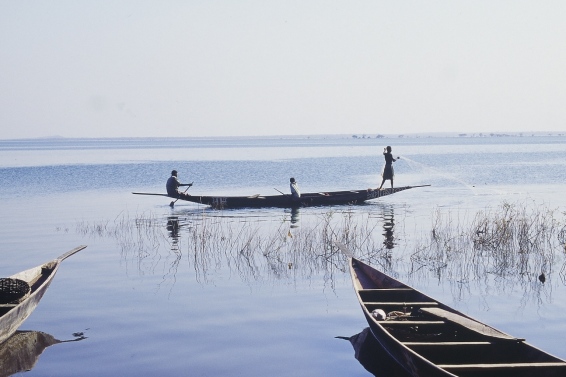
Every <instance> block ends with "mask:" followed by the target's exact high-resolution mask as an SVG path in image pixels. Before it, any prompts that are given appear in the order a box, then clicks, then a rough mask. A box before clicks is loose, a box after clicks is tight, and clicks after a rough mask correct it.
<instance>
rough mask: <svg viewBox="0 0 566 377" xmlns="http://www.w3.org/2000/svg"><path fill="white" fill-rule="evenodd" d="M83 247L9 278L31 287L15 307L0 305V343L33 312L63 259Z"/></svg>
mask: <svg viewBox="0 0 566 377" xmlns="http://www.w3.org/2000/svg"><path fill="white" fill-rule="evenodd" d="M85 247H86V246H79V247H77V248H75V249H73V250H71V251H69V252H67V253H65V254H63V255H61V256H60V257H58V258H56V259H54V260H52V261H50V262H47V263H45V264H43V265H41V266H37V267H34V268H30V269H29V270H25V271H22V272H20V273H17V274H15V275H12V276H10V278H14V279H20V280H23V281H25V282H27V283H28V284H29V285H30V287H31V293H30V295H29V296H28V297H27V298H26V299H24V300H23V301H22V302H20V303H19V304H17V305H15V306H9V305H0V343H2V342H4V341H5V340H6V339H8V338H9V337H10V336H11V335H12V334H14V333H15V332H16V330H17V329H18V328H19V327H20V325H21V324H22V323H23V322H24V321H25V320H26V319H27V318H28V317H29V316H30V315H31V313H32V312H33V311H34V310H35V308H36V307H37V305H38V304H39V301H40V300H41V298H42V297H43V295H44V294H45V292H46V291H47V288H49V285H50V284H51V281H52V280H53V278H54V277H55V274H56V273H57V270H58V269H59V265H60V263H61V262H62V261H63V260H64V259H65V258H67V257H69V256H71V255H73V254H74V253H76V252H78V251H80V250H82V249H84V248H85Z"/></svg>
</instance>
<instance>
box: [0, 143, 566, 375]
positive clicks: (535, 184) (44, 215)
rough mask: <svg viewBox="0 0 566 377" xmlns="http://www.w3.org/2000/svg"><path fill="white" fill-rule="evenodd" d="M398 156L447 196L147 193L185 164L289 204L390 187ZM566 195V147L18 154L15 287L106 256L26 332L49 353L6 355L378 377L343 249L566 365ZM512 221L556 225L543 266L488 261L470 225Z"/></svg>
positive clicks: (51, 362)
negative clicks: (229, 206)
mask: <svg viewBox="0 0 566 377" xmlns="http://www.w3.org/2000/svg"><path fill="white" fill-rule="evenodd" d="M386 145H391V146H392V148H393V155H394V156H395V157H397V156H400V160H398V161H397V162H395V163H394V167H395V174H396V175H395V181H394V183H395V186H407V185H411V186H412V185H430V186H427V187H420V188H414V189H411V190H406V191H403V192H399V193H396V194H394V195H390V196H386V197H383V198H380V199H377V200H372V201H370V202H368V203H367V204H365V205H358V206H334V207H315V208H301V209H300V210H299V211H291V210H289V209H279V208H266V209H235V210H216V209H211V208H208V207H206V206H199V205H196V204H192V203H187V202H182V201H178V202H176V203H175V205H174V207H173V208H171V207H170V206H169V203H170V202H171V199H170V198H166V197H159V196H140V195H132V192H153V193H164V192H165V181H166V180H167V178H168V177H169V175H170V172H171V170H172V169H176V170H178V171H179V179H180V181H181V182H186V183H189V182H194V185H193V186H192V187H191V188H190V189H189V190H188V193H192V194H193V195H199V194H200V195H208V194H217V195H254V194H261V195H276V194H278V191H282V192H285V193H288V192H289V178H290V177H294V178H296V180H297V182H298V183H299V186H300V188H301V191H303V192H323V191H334V190H350V189H366V188H376V187H378V186H379V184H380V183H381V177H380V171H381V168H382V166H383V155H382V151H383V148H384V147H385V146H386ZM385 187H389V182H386V183H385ZM565 191H566V137H564V136H500V137H495V136H493V137H395V138H387V137H386V138H371V139H370V138H353V137H349V136H343V137H340V136H328V137H322V136H320V137H282V138H275V137H273V138H225V139H223V138H210V139H207V138H194V139H166V138H164V139H139V138H127V139H38V140H3V141H0V197H1V198H2V204H1V213H2V216H1V218H0V225H1V226H0V234H1V238H0V252H1V253H2V257H3V258H2V263H1V264H0V276H9V275H12V274H14V273H16V272H19V271H21V270H25V269H28V268H30V267H33V266H36V265H39V264H42V263H44V262H47V261H49V260H51V259H53V258H55V257H57V256H59V255H60V254H63V253H64V252H66V251H67V250H70V249H72V248H74V247H76V246H78V245H88V247H87V248H86V249H84V250H82V251H81V252H79V253H78V254H76V255H74V256H72V257H71V258H69V259H67V260H65V261H64V262H63V264H62V265H61V267H60V269H59V271H58V273H57V276H56V277H55V280H54V281H53V283H52V284H51V286H50V288H49V289H48V291H47V293H46V294H45V296H44V297H43V299H42V301H41V302H40V304H39V306H38V307H37V309H36V310H35V311H34V312H33V314H32V315H31V316H30V317H29V318H28V319H27V320H26V322H24V324H23V325H22V326H21V328H20V330H26V331H31V332H33V333H34V336H35V338H33V339H37V336H40V335H41V336H42V339H43V341H42V342H44V343H45V344H46V346H45V347H42V349H40V350H39V351H38V350H34V351H33V352H31V351H29V350H26V352H28V353H29V352H31V353H33V354H34V355H29V354H28V353H26V354H21V355H19V356H14V355H12V356H10V357H7V356H6V357H5V358H10V359H15V358H18V357H20V358H28V359H30V358H32V359H33V360H34V362H35V363H32V364H31V366H27V367H26V368H27V369H30V368H31V371H30V372H28V373H26V375H29V376H34V375H37V376H53V375H57V376H71V375H72V376H77V375H79V376H100V375H120V376H138V375H159V376H177V375H194V376H265V375H274V376H298V375H299V376H320V375H324V376H368V375H371V374H370V373H369V372H368V371H367V370H366V369H364V367H363V366H362V365H361V364H360V362H358V360H356V358H355V357H354V350H353V348H352V345H351V344H350V342H348V341H345V340H343V339H340V338H337V337H349V336H352V335H355V334H358V333H361V332H362V331H363V330H364V329H365V328H366V327H367V323H366V321H365V318H364V316H363V313H362V311H361V309H360V307H359V304H358V302H357V299H356V297H355V293H354V290H353V288H352V283H351V280H350V276H349V272H348V269H347V259H346V258H345V257H344V255H342V254H341V253H339V252H338V251H337V250H336V248H335V247H333V244H332V243H333V242H334V241H338V240H339V241H343V242H346V243H347V244H348V246H349V247H350V249H351V251H352V252H353V253H354V254H355V255H356V256H358V257H359V258H360V259H362V260H364V261H366V262H368V263H370V264H371V265H373V266H375V267H376V268H380V269H382V270H385V271H386V272H387V273H389V274H391V275H393V276H394V277H396V278H398V279H400V280H402V281H404V282H405V283H408V284H410V285H412V286H414V287H415V288H417V289H419V290H421V291H423V292H424V293H426V294H428V295H429V296H432V297H434V298H436V299H438V300H440V301H442V302H444V303H446V304H448V305H451V306H453V307H455V308H456V309H458V310H460V311H462V312H464V313H466V314H468V315H470V316H472V317H474V318H476V319H478V320H481V321H483V322H486V323H488V324H490V325H492V326H494V327H496V328H498V329H500V330H502V331H504V332H507V333H510V334H512V335H515V336H517V337H520V338H526V339H527V341H528V342H529V343H531V344H534V345H535V346H537V347H539V348H541V349H543V350H545V351H547V352H549V353H552V354H554V355H555V356H558V357H561V358H566V348H565V347H564V341H563V339H564V334H565V333H566V317H565V316H564V313H565V312H566V271H565V269H564V263H565V261H564V242H563V241H564V240H563V238H561V237H562V236H563V234H562V235H561V233H560V231H561V230H562V228H563V227H564V224H565V221H564V217H565V215H564V212H566V196H565V195H564V192H565ZM505 214H510V216H511V217H512V218H513V219H517V218H519V219H523V220H524V219H527V221H529V222H531V223H529V224H530V225H532V228H533V229H535V230H536V229H539V230H540V229H543V230H544V232H546V230H547V229H546V228H545V227H544V226H545V224H552V227H553V228H552V229H550V230H548V234H549V237H548V239H543V238H544V237H542V238H541V239H540V240H539V239H537V240H535V241H533V242H534V243H532V244H531V246H530V247H531V249H528V250H527V252H526V254H525V253H524V254H523V255H526V257H525V258H522V259H520V260H518V259H516V257H515V256H513V257H508V256H507V255H504V256H501V255H499V254H498V255H496V256H491V255H488V251H485V254H481V255H479V256H477V257H478V258H482V259H481V260H482V263H480V264H476V263H471V262H470V261H471V258H470V252H468V251H466V250H467V249H466V248H467V245H466V244H465V243H466V235H467V234H469V233H470V229H472V227H473V226H475V225H477V224H478V223H479V222H481V221H490V219H491V220H492V219H498V218H499V216H505ZM474 229H475V228H474ZM433 230H434V232H433ZM544 232H543V231H540V232H536V233H537V234H545V233H544ZM433 233H434V235H435V237H436V238H435V239H436V240H438V239H439V237H441V238H442V240H443V243H442V247H439V243H438V242H436V244H435V245H436V246H434V245H433V243H434V242H433V237H431V234H433ZM530 236H531V237H533V238H535V235H534V234H532V233H531V234H530ZM511 252H513V253H514V251H511ZM513 255H515V254H513ZM474 261H475V259H474ZM542 272H544V273H545V275H546V282H545V283H544V284H543V283H541V282H540V281H539V280H538V279H537V277H538V276H539V274H541V273H542ZM37 334H40V335H37ZM19 335H21V334H19ZM45 339H47V340H45ZM49 339H51V340H52V341H48V340H49ZM53 339H55V340H60V341H68V342H56V341H53ZM32 342H33V340H32ZM34 342H35V344H37V343H38V342H37V341H34ZM28 348H30V347H28ZM35 348H36V349H37V347H35ZM23 352H24V351H22V353H23ZM1 355H3V353H2V350H1V349H0V357H1ZM4 362H6V360H4ZM0 365H4V364H2V363H1V362H0ZM16 369H17V367H16ZM6 370H7V369H6ZM386 370H387V368H385V367H384V369H383V371H386ZM384 373H386V372H384ZM5 374H6V372H5ZM9 374H10V373H8V374H7V375H9Z"/></svg>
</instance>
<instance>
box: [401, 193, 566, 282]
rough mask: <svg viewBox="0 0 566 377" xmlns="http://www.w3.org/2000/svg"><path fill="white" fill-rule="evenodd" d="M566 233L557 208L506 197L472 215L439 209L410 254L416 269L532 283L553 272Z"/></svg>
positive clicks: (457, 276)
mask: <svg viewBox="0 0 566 377" xmlns="http://www.w3.org/2000/svg"><path fill="white" fill-rule="evenodd" d="M562 215H564V214H562ZM564 234H565V231H564V221H563V216H560V214H559V213H558V211H557V210H553V209H549V208H547V207H545V206H544V205H539V204H536V203H533V202H528V201H525V202H520V203H509V202H506V201H504V202H502V203H501V204H500V205H499V206H497V207H496V208H493V209H492V208H488V209H485V210H482V211H478V212H477V213H476V214H475V215H473V216H472V217H471V219H469V218H468V216H467V215H465V214H464V216H463V217H462V215H460V214H459V213H457V214H454V213H453V211H447V212H441V211H440V210H438V209H437V210H436V212H435V213H434V215H433V221H432V226H431V231H430V233H429V237H428V238H427V239H426V238H425V239H424V240H420V241H419V246H418V247H416V250H415V252H414V253H413V254H412V255H411V262H412V270H413V272H414V271H415V270H418V269H420V268H423V267H426V268H428V269H430V270H433V271H436V272H437V274H438V275H439V277H440V276H444V277H448V278H451V279H454V280H459V281H462V280H466V281H467V280H470V279H485V275H486V274H493V275H495V276H496V277H499V278H517V279H518V280H528V281H532V280H533V277H534V278H536V277H538V276H539V274H541V273H545V274H551V273H552V271H553V268H554V267H555V265H556V263H557V261H558V258H559V256H560V255H561V253H562V252H563V251H564V238H563V237H564Z"/></svg>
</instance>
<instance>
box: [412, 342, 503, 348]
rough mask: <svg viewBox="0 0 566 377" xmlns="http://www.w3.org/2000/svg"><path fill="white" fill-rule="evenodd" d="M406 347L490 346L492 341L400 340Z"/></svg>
mask: <svg viewBox="0 0 566 377" xmlns="http://www.w3.org/2000/svg"><path fill="white" fill-rule="evenodd" d="M402 343H403V344H404V345H406V346H407V347H421V346H422V347H453V346H491V345H493V343H492V342H402Z"/></svg>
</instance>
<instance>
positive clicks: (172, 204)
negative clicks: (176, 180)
mask: <svg viewBox="0 0 566 377" xmlns="http://www.w3.org/2000/svg"><path fill="white" fill-rule="evenodd" d="M193 183H194V182H191V183H190V184H189V187H187V189H186V190H185V191H183V194H184V193H186V192H187V191H188V190H189V189H190V188H191V186H192V185H193ZM177 200H179V198H177V199H175V200H174V201H172V202H171V203H169V207H171V208H173V206H174V205H175V203H177Z"/></svg>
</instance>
